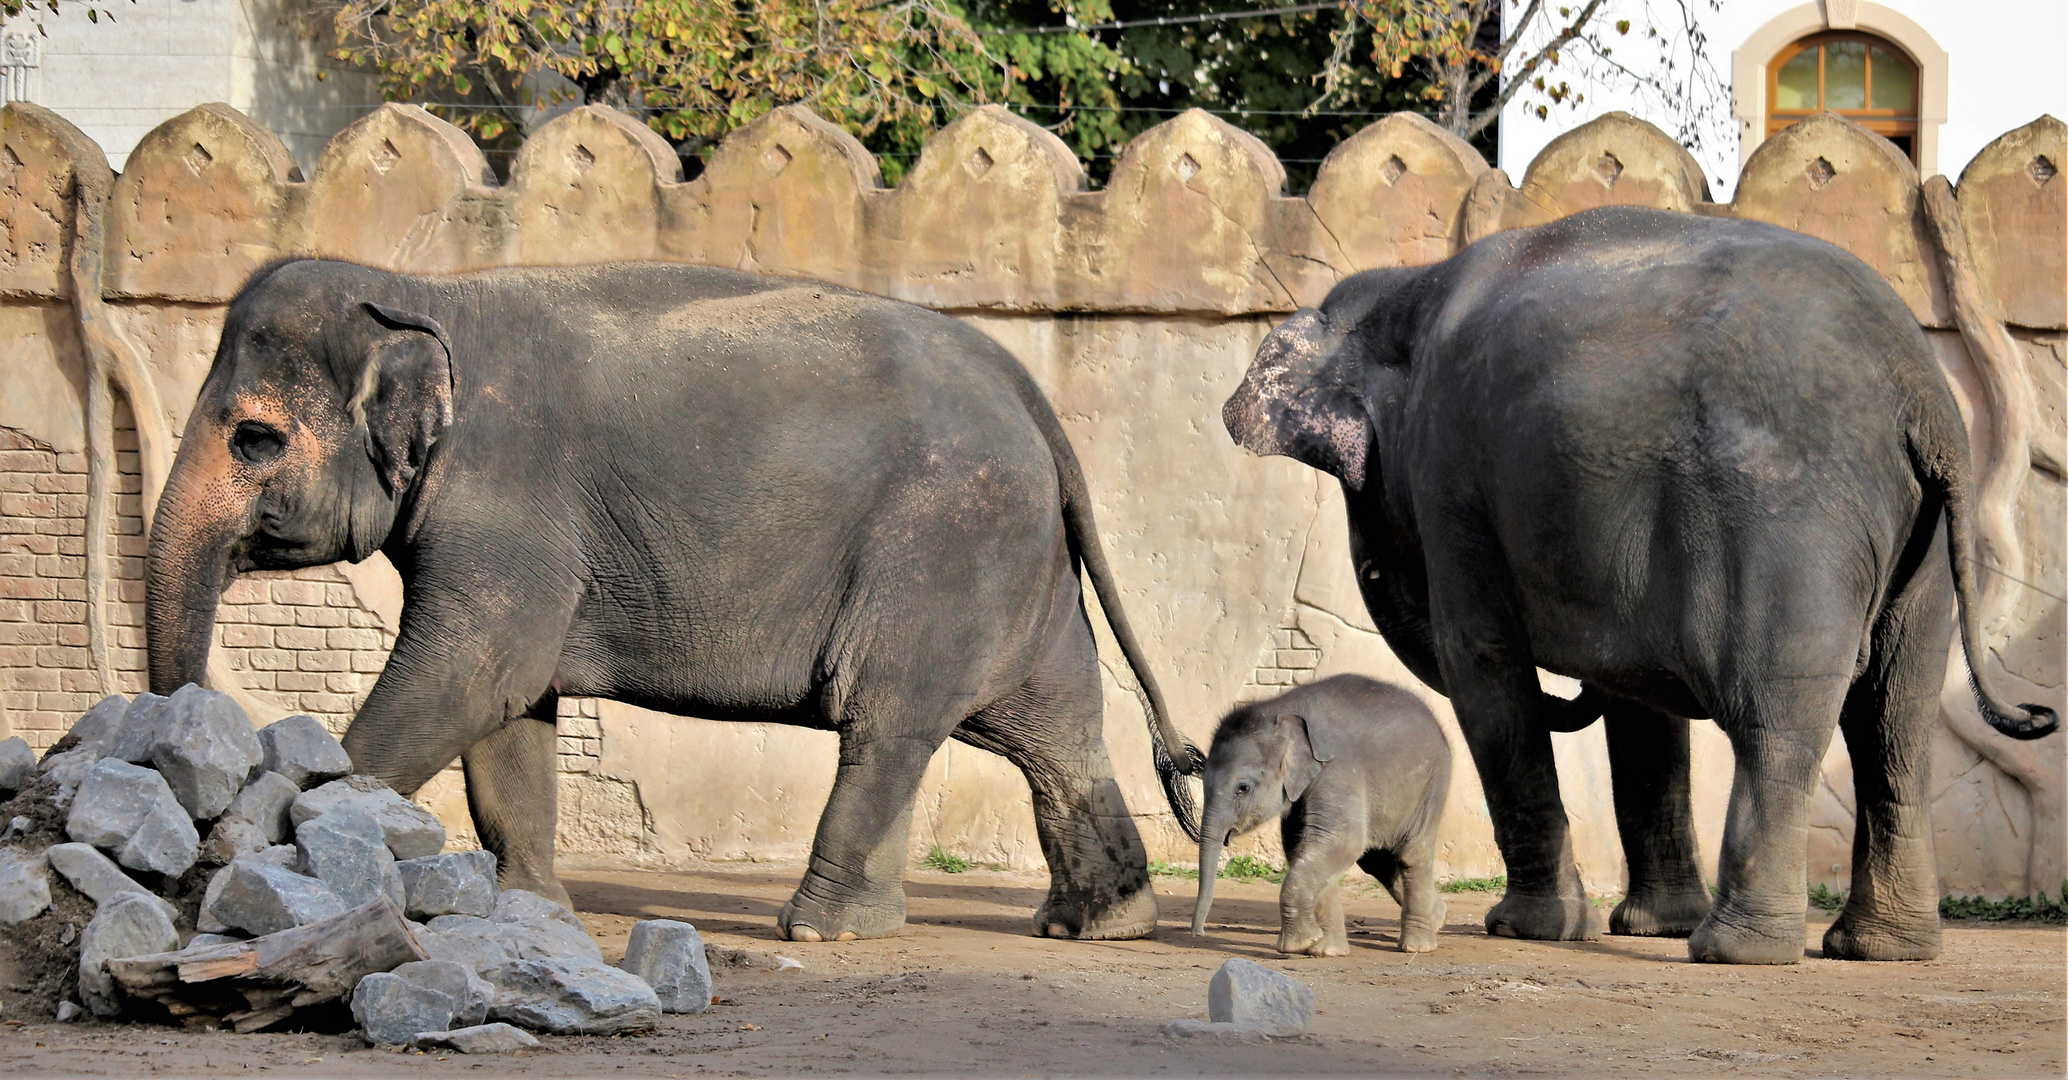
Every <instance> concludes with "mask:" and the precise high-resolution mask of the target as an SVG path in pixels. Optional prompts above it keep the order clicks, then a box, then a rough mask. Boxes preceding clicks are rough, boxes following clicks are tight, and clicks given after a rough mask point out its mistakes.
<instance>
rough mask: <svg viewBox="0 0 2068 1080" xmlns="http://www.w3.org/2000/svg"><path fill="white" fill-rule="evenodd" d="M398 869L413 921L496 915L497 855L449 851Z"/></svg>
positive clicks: (487, 852) (413, 860)
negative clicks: (444, 916) (458, 916)
mask: <svg viewBox="0 0 2068 1080" xmlns="http://www.w3.org/2000/svg"><path fill="white" fill-rule="evenodd" d="M316 820H318V821H321V820H322V819H321V818H318V819H316ZM395 868H396V869H397V870H399V871H401V873H402V890H403V892H404V893H405V894H406V895H407V898H408V902H407V904H406V905H405V910H406V912H407V914H408V916H409V917H410V918H412V919H435V918H437V917H438V916H440V915H480V916H487V915H490V914H493V913H494V912H495V901H496V889H495V853H494V852H489V851H448V852H446V853H445V854H443V855H432V856H430V857H428V858H422V859H405V860H403V861H402V862H399V863H397V864H395Z"/></svg>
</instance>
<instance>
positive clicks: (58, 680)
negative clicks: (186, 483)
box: [0, 408, 145, 751]
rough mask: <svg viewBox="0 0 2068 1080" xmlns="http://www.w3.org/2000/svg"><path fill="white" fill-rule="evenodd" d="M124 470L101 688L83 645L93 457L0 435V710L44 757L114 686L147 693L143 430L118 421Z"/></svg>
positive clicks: (122, 414)
mask: <svg viewBox="0 0 2068 1080" xmlns="http://www.w3.org/2000/svg"><path fill="white" fill-rule="evenodd" d="M115 449H116V465H117V469H118V472H119V476H118V480H117V487H116V490H115V506H114V511H115V512H114V514H113V515H112V517H111V520H110V522H109V527H110V532H111V533H113V536H112V540H113V543H112V544H111V545H110V548H111V550H112V552H113V554H114V565H113V566H112V567H111V568H110V569H111V573H110V575H109V584H108V595H107V615H108V624H109V627H110V629H111V630H113V631H114V634H113V637H114V640H113V641H112V642H111V643H110V648H109V651H108V652H109V656H108V659H109V666H110V667H111V668H112V669H113V673H114V676H115V685H114V686H113V687H108V688H103V687H102V686H101V685H100V677H99V676H98V675H97V674H96V673H95V672H94V670H93V660H92V655H91V653H90V652H89V651H88V649H87V624H86V455H84V454H76V453H62V454H61V453H57V452H55V451H53V450H52V449H51V448H50V447H48V446H46V445H44V444H42V443H39V442H37V441H35V440H34V439H31V438H29V437H27V436H25V435H22V434H21V433H20V432H17V431H14V430H12V429H8V428H0V708H4V710H5V711H4V714H0V717H4V724H0V727H4V729H5V730H4V731H0V735H20V736H22V737H23V738H24V739H26V740H27V741H28V743H29V745H30V746H32V747H34V748H35V749H37V750H39V751H40V750H42V749H44V748H46V747H48V746H49V745H50V744H52V743H54V742H56V741H57V740H58V738H59V737H60V736H62V735H63V734H64V732H65V729H66V728H68V727H70V726H71V724H72V722H73V721H74V720H76V719H78V717H79V715H80V714H81V713H83V712H85V711H86V709H88V708H89V707H91V706H92V705H93V703H94V702H95V701H97V700H99V699H100V697H101V695H102V694H103V693H105V692H107V691H108V690H114V691H118V692H121V693H128V694H133V693H135V692H137V691H139V690H141V689H143V688H144V684H145V674H144V652H143V648H144V641H143V600H144V597H143V576H144V535H143V517H142V508H141V505H140V500H141V494H140V493H141V491H142V489H143V485H142V481H141V479H140V477H139V475H138V471H139V470H138V461H137V452H136V430H135V427H134V424H133V423H132V422H131V421H130V419H129V416H128V412H127V410H126V409H122V408H118V409H117V411H116V416H115Z"/></svg>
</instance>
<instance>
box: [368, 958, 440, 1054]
mask: <svg viewBox="0 0 2068 1080" xmlns="http://www.w3.org/2000/svg"><path fill="white" fill-rule="evenodd" d="M452 1013H453V1000H452V998H450V997H447V996H446V995H445V994H442V993H440V992H438V991H436V990H433V989H431V988H430V987H428V986H422V985H419V984H417V983H413V982H411V981H409V980H408V979H405V978H402V977H401V976H399V975H395V974H392V973H390V972H386V971H377V972H375V973H373V974H371V975H368V976H367V977H365V978H363V979H361V980H359V985H358V986H355V987H353V988H352V1019H354V1020H356V1021H358V1022H359V1030H360V1031H361V1032H362V1033H363V1034H365V1036H366V1041H367V1042H369V1043H371V1044H373V1045H375V1046H399V1045H402V1044H404V1043H407V1042H408V1041H409V1040H410V1039H411V1038H412V1037H414V1036H415V1035H416V1034H417V1033H418V1032H422V1031H444V1030H445V1029H447V1028H449V1027H451V1026H452Z"/></svg>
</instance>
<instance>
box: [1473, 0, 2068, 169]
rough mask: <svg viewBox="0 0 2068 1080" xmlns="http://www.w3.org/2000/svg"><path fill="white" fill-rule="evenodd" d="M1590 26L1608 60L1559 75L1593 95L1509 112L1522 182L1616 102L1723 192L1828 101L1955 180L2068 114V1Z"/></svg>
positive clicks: (1624, 6) (1941, 0) (1702, 11)
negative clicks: (1694, 37)
mask: <svg viewBox="0 0 2068 1080" xmlns="http://www.w3.org/2000/svg"><path fill="white" fill-rule="evenodd" d="M1574 6H1575V7H1577V6H1579V5H1577V4H1576V5H1574ZM1551 7H1552V10H1553V11H1555V10H1556V7H1555V5H1552V6H1551ZM1503 11H1504V12H1505V13H1506V15H1507V17H1510V18H1512V17H1514V16H1515V15H1516V14H1518V13H1519V11H1520V8H1518V7H1511V6H1510V5H1507V4H1504V5H1503ZM1621 20H1629V21H1630V24H1631V30H1630V32H1628V33H1624V34H1618V33H1617V32H1616V25H1617V23H1618V22H1619V21H1621ZM1553 21H1554V22H1555V21H1556V20H1553ZM1688 25H1692V26H1693V27H1694V28H1695V29H1696V30H1697V31H1698V32H1699V33H1700V34H1701V35H1702V36H1703V37H1704V38H1706V46H1705V50H1704V51H1705V52H1706V54H1707V66H1706V67H1704V66H1701V65H1700V64H1699V63H1697V58H1696V57H1693V56H1691V55H1690V50H1689V49H1688V45H1687V42H1688V39H1689V34H1688V33H1687V32H1686V29H1685V27H1686V26H1688ZM1595 26H1596V27H1597V30H1596V36H1597V38H1599V39H1600V40H1601V41H1603V42H1605V43H1607V44H1608V45H1609V46H1610V47H1611V49H1612V52H1611V53H1610V55H1609V57H1607V58H1602V57H1600V56H1597V55H1593V54H1592V53H1591V52H1590V51H1589V50H1587V49H1569V50H1567V54H1566V56H1565V57H1564V62H1563V63H1561V64H1560V65H1559V66H1558V68H1557V69H1556V72H1555V74H1554V75H1552V76H1551V77H1550V79H1549V84H1550V85H1553V86H1556V85H1557V84H1558V83H1560V82H1561V81H1563V82H1565V83H1568V84H1570V85H1571V87H1572V89H1574V90H1575V91H1578V92H1579V93H1580V94H1581V95H1582V96H1583V100H1581V101H1580V103H1579V104H1578V105H1577V106H1576V107H1575V106H1571V105H1560V104H1554V103H1551V102H1549V101H1547V100H1546V99H1545V97H1544V96H1543V95H1542V94H1539V93H1534V92H1533V91H1530V90H1525V91H1524V92H1523V93H1521V94H1518V95H1516V97H1515V98H1514V99H1512V100H1511V101H1510V102H1509V104H1508V106H1507V108H1506V109H1505V110H1504V111H1503V112H1502V114H1501V129H1500V165H1501V167H1502V168H1503V169H1506V170H1508V172H1509V174H1510V175H1511V176H1514V177H1515V178H1516V179H1517V180H1520V179H1521V176H1520V174H1521V171H1522V170H1523V169H1524V168H1526V167H1527V166H1528V165H1529V162H1530V160H1531V159H1532V158H1534V157H1535V156H1536V154H1537V152H1538V151H1539V150H1541V149H1543V147H1544V145H1545V144H1546V143H1548V142H1550V141H1551V140H1552V139H1554V138H1556V137H1557V136H1559V135H1560V134H1563V133H1564V132H1566V131H1569V130H1571V129H1572V128H1575V127H1577V126H1579V125H1580V124H1581V123H1584V122H1585V121H1587V120H1589V119H1591V118H1593V117H1596V116H1599V115H1601V114H1602V113H1604V112H1607V111H1610V110H1612V109H1621V110H1623V111H1626V112H1629V113H1632V114H1634V115H1636V116H1639V117H1641V118H1643V119H1645V120H1648V121H1650V122H1651V123H1653V124H1656V125H1658V126H1659V127H1660V128H1663V129H1664V130H1665V131H1666V132H1667V133H1668V134H1670V135H1674V136H1676V137H1678V138H1680V139H1681V141H1682V142H1683V143H1686V144H1688V146H1689V149H1690V150H1692V151H1693V152H1694V154H1695V156H1696V158H1697V159H1698V160H1700V161H1701V162H1702V164H1703V166H1704V168H1705V169H1707V170H1708V172H1709V183H1710V186H1711V189H1712V192H1711V193H1712V195H1713V196H1714V197H1715V198H1717V199H1719V200H1721V199H1727V198H1729V197H1730V187H1731V184H1732V183H1734V182H1735V180H1736V178H1737V173H1738V168H1739V166H1740V165H1742V164H1743V163H1744V161H1745V159H1746V158H1748V157H1750V156H1751V154H1752V152H1753V151H1754V150H1755V149H1757V148H1758V146H1759V144H1760V142H1762V141H1763V140H1765V139H1766V137H1767V136H1768V135H1771V134H1773V133H1774V132H1776V131H1779V130H1780V129H1781V128H1783V127H1786V126H1787V125H1788V124H1790V123H1792V122H1794V121H1795V120H1798V119H1801V118H1802V117H1803V116H1806V115H1808V113H1810V112H1814V111H1816V110H1817V108H1818V107H1820V106H1821V107H1823V108H1829V109H1832V110H1834V111H1836V112H1839V113H1842V114H1845V115H1847V116H1849V117H1851V118H1853V119H1855V120H1857V121H1859V122H1861V123H1863V124H1865V125H1866V126H1867V127H1868V128H1869V129H1870V130H1875V131H1877V132H1879V133H1881V134H1883V135H1887V136H1889V137H1890V138H1891V139H1892V140H1893V141H1895V142H1896V144H1897V145H1898V146H1900V147H1901V148H1903V150H1904V151H1905V152H1907V153H1908V154H1909V155H1910V158H1911V160H1912V161H1914V162H1916V164H1917V167H1918V171H1919V172H1921V173H1922V174H1924V175H1926V176H1930V175H1932V174H1933V173H1943V174H1945V175H1946V176H1949V177H1953V178H1956V179H1957V178H1958V177H1959V176H1960V170H1961V168H1962V167H1963V166H1965V165H1966V164H1967V163H1968V160H1969V159H1971V158H1973V157H1974V156H1975V154H1976V153H1977V152H1978V151H1980V150H1981V149H1982V148H1983V147H1984V146H1986V145H1988V144H1989V142H1990V141H1991V140H1993V139H1995V138H1996V137H1997V136H1999V135H2001V134H2003V133H2004V132H2006V131H2009V130H2011V129H2012V128H2016V127H2020V126H2023V125H2025V124H2027V123H2030V122H2031V121H2033V120H2034V119H2036V118H2038V117H2039V116H2040V115H2041V114H2043V113H2046V114H2052V115H2054V116H2057V117H2068V0H1886V2H1884V3H1875V2H1872V0H1811V2H1809V3H1803V2H1801V0H1608V2H1607V3H1605V4H1604V5H1603V7H1602V8H1601V9H1600V11H1599V13H1598V14H1597V15H1596V17H1595ZM1647 28H1651V29H1655V30H1657V31H1658V32H1659V35H1660V36H1659V37H1658V38H1657V39H1653V38H1651V37H1649V36H1647V34H1646V33H1645V30H1646V29H1647ZM1533 29H1535V32H1536V33H1537V34H1538V35H1539V36H1540V40H1541V39H1544V38H1548V37H1549V35H1550V34H1551V33H1552V32H1554V29H1555V28H1554V27H1553V26H1552V25H1550V24H1548V23H1547V24H1545V25H1543V26H1542V27H1540V28H1533ZM1618 66H1620V67H1622V68H1624V69H1627V71H1618V70H1616V69H1617V67H1618ZM1633 74H1634V75H1635V76H1637V77H1636V78H1633V77H1632V76H1633ZM1646 78H1648V79H1650V80H1651V81H1652V82H1653V83H1654V84H1655V85H1654V86H1644V85H1642V82H1641V80H1642V79H1646ZM1820 79H1821V84H1820V82H1819V80H1820ZM1820 86H1821V89H1820ZM1820 93H1821V95H1822V96H1821V97H1819V94H1820ZM1539 106H1543V107H1544V112H1545V115H1544V116H1542V117H1539V116H1538V115H1537V109H1538V107H1539Z"/></svg>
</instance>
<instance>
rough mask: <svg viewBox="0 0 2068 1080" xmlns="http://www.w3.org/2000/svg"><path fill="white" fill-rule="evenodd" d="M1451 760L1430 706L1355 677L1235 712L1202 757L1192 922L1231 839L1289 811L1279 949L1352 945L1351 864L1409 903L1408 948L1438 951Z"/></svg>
mask: <svg viewBox="0 0 2068 1080" xmlns="http://www.w3.org/2000/svg"><path fill="white" fill-rule="evenodd" d="M1450 768H1451V764H1450V743H1449V742H1447V741H1445V739H1444V737H1443V729H1442V728H1440V727H1438V726H1437V724H1436V717H1435V716H1434V715H1432V714H1431V713H1430V712H1429V708H1428V706H1426V705H1423V704H1422V703H1421V701H1420V700H1418V699H1417V698H1416V697H1415V696H1414V695H1413V694H1410V693H1408V692H1407V691H1405V690H1403V689H1401V688H1400V687H1397V686H1391V685H1388V684H1386V683H1382V682H1377V681H1375V680H1372V679H1366V678H1362V677H1360V676H1356V675H1337V676H1335V677H1334V678H1330V679H1323V680H1322V681H1320V682H1317V683H1314V684H1313V685H1311V686H1303V687H1301V688H1299V689H1297V690H1294V691H1292V692H1291V693H1288V694H1281V695H1280V696H1278V697H1275V698H1272V699H1271V700H1270V701H1265V702H1259V703H1257V704H1254V705H1247V706H1244V707H1242V708H1240V709H1236V710H1235V711H1234V712H1231V713H1229V714H1228V715H1227V716H1226V717H1225V718H1223V719H1222V720H1221V726H1220V727H1219V728H1218V729H1217V730H1215V732H1214V740H1213V749H1212V751H1210V752H1209V753H1208V754H1207V758H1206V809H1205V811H1204V813H1203V815H1202V818H1201V820H1202V825H1201V829H1200V835H1201V839H1200V841H1199V901H1198V905H1197V906H1196V907H1195V908H1193V911H1192V932H1193V933H1195V934H1204V933H1206V916H1207V912H1209V911H1210V910H1212V908H1213V902H1214V876H1215V872H1216V871H1217V870H1218V869H1219V867H1220V863H1221V846H1222V845H1223V844H1225V843H1227V842H1228V841H1229V840H1232V839H1234V838H1235V837H1236V836H1239V835H1241V834H1243V833H1246V832H1248V831H1250V830H1251V829H1254V828H1256V827H1257V826H1259V825H1262V824H1263V823H1264V822H1266V821H1269V820H1271V819H1272V818H1274V817H1281V815H1282V821H1281V823H1280V828H1281V829H1283V830H1284V837H1285V859H1286V867H1285V885H1284V887H1283V888H1281V889H1280V890H1279V893H1278V918H1279V931H1278V951H1279V952H1284V953H1311V954H1313V955H1315V956H1347V955H1349V952H1350V942H1349V937H1348V935H1347V934H1346V933H1345V932H1344V929H1343V896H1342V883H1341V879H1342V876H1343V873H1344V872H1345V871H1347V870H1349V869H1350V867H1351V866H1352V865H1353V864H1354V865H1356V866H1360V867H1362V868H1363V869H1364V872H1365V873H1367V874H1370V875H1371V876H1373V877H1375V878H1378V879H1379V883H1380V884H1382V885H1384V886H1385V887H1386V891H1387V892H1389V893H1392V894H1393V899H1394V900H1395V901H1397V902H1398V903H1399V904H1400V948H1401V951H1403V952H1428V951H1430V950H1432V949H1434V948H1436V931H1437V929H1438V928H1439V927H1441V926H1442V925H1443V906H1444V905H1443V898H1442V897H1441V896H1439V895H1437V892H1436V878H1435V862H1436V833H1437V829H1438V826H1440V825H1441V824H1442V821H1443V800H1444V797H1445V796H1446V795H1447V794H1448V793H1449V791H1450Z"/></svg>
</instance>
